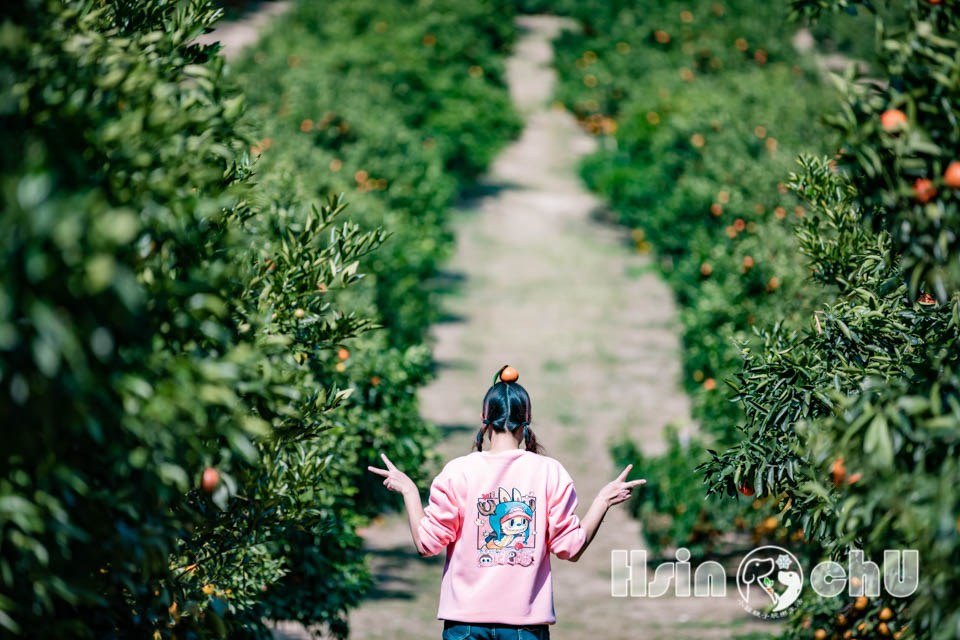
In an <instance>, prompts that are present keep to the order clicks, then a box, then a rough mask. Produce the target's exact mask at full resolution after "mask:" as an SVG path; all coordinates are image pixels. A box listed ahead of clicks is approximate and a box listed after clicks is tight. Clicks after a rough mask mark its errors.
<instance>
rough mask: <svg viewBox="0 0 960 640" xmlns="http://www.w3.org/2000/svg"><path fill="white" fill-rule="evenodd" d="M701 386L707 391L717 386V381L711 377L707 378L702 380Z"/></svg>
mask: <svg viewBox="0 0 960 640" xmlns="http://www.w3.org/2000/svg"><path fill="white" fill-rule="evenodd" d="M703 388H704V389H706V390H707V391H713V390H714V389H716V388H717V381H716V380H714V379H713V378H707V379H706V380H704V381H703Z"/></svg>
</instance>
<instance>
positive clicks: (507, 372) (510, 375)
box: [500, 365, 520, 382]
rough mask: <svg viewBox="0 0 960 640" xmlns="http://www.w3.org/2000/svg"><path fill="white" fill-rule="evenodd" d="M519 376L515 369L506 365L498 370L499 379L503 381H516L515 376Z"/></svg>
mask: <svg viewBox="0 0 960 640" xmlns="http://www.w3.org/2000/svg"><path fill="white" fill-rule="evenodd" d="M519 377H520V374H519V373H517V370H516V369H514V368H513V367H511V366H510V365H507V366H505V367H504V368H503V370H502V371H501V372H500V379H501V380H502V381H504V382H516V380H517V378H519Z"/></svg>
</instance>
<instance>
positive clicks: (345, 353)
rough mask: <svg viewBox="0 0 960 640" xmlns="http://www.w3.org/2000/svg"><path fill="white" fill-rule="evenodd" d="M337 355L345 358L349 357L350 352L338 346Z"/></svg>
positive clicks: (342, 358)
mask: <svg viewBox="0 0 960 640" xmlns="http://www.w3.org/2000/svg"><path fill="white" fill-rule="evenodd" d="M337 357H338V358H340V359H341V360H346V359H347V358H349V357H350V352H349V351H347V350H346V349H345V348H343V347H340V350H339V351H337Z"/></svg>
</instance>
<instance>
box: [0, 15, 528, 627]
mask: <svg viewBox="0 0 960 640" xmlns="http://www.w3.org/2000/svg"><path fill="white" fill-rule="evenodd" d="M313 4H314V3H304V7H302V8H300V9H297V15H298V17H299V18H301V19H303V21H304V23H303V25H301V27H302V29H301V31H299V32H298V34H297V38H296V39H294V38H292V37H291V38H287V39H284V40H283V43H282V44H278V45H277V46H276V48H275V49H274V48H272V47H273V45H271V48H270V49H269V50H268V51H267V52H266V53H264V56H265V58H264V62H265V65H271V67H272V69H271V73H270V75H269V76H266V75H262V76H261V79H263V80H264V81H269V82H277V83H280V82H282V79H281V78H279V77H278V76H280V70H281V69H283V70H286V71H288V72H290V73H293V72H294V69H291V68H290V67H296V64H291V63H293V61H294V60H295V59H296V56H299V59H301V60H303V61H304V62H305V66H306V64H310V65H311V70H312V72H313V74H314V76H313V77H314V78H316V80H317V84H316V85H313V86H314V87H326V89H327V90H326V91H323V92H317V94H315V95H316V96H322V97H317V100H318V105H319V106H318V111H319V112H320V113H318V114H317V115H314V116H312V117H313V118H314V119H316V120H317V121H319V122H322V121H323V117H324V116H323V114H325V113H326V112H327V111H335V112H336V115H335V116H331V117H330V121H331V122H332V121H333V118H334V117H336V118H337V121H336V123H335V125H334V131H342V133H343V134H344V135H343V137H342V138H338V137H337V136H330V137H328V138H323V137H322V136H323V132H324V131H328V133H329V128H326V129H325V128H324V127H322V126H321V127H317V128H315V129H314V130H313V131H314V132H315V136H313V137H311V136H309V135H307V134H306V133H304V132H302V131H300V126H301V123H300V122H293V123H289V124H293V125H294V126H293V128H294V130H295V131H296V133H297V134H299V137H298V136H290V137H289V138H288V137H287V136H286V133H284V131H283V127H284V126H285V125H286V124H288V122H287V121H283V120H280V121H279V122H276V123H270V121H269V120H267V119H266V118H265V119H264V120H266V123H258V122H257V121H256V120H255V119H251V117H250V116H245V115H244V112H245V106H244V105H245V102H244V98H243V96H242V95H241V94H240V93H238V92H237V91H236V89H234V81H232V80H230V79H228V78H227V77H226V76H225V69H224V63H223V60H222V58H220V57H219V56H218V55H216V54H215V50H214V48H212V47H200V46H195V45H191V44H190V43H191V42H192V41H193V40H194V38H195V37H196V36H197V35H199V34H200V33H202V32H204V31H206V30H208V29H209V28H210V26H211V25H212V24H213V22H214V21H215V20H216V18H217V12H216V11H214V10H212V9H211V8H210V7H209V6H208V4H207V3H206V2H205V1H203V0H190V1H188V2H172V1H169V0H147V1H145V2H138V3H126V2H119V1H117V2H99V1H98V2H93V1H92V0H69V1H62V2H57V1H53V0H49V1H44V0H29V1H28V2H26V3H22V4H20V5H14V6H13V7H11V8H8V9H7V11H6V12H5V14H4V17H3V24H2V27H0V48H2V49H3V51H4V56H3V57H2V58H0V60H2V61H0V77H2V78H3V92H2V94H0V95H2V96H3V100H0V120H2V125H0V135H2V136H3V138H4V143H5V144H6V145H7V148H8V149H16V150H22V152H18V153H8V154H4V156H3V158H2V160H0V198H2V214H0V232H2V237H3V240H2V242H0V264H2V268H0V273H2V275H0V282H2V286H0V353H2V355H0V415H3V416H4V447H5V448H4V455H3V457H2V464H3V467H2V473H0V550H2V555H0V582H2V585H3V587H2V589H0V628H2V629H3V632H2V633H3V634H4V635H6V634H19V635H24V636H28V637H37V638H45V637H96V638H131V637H173V635H174V634H176V636H177V637H179V638H201V637H212V636H219V637H222V636H227V635H229V636H230V637H267V635H268V632H267V630H266V629H265V628H264V626H263V622H262V619H263V618H264V616H268V617H269V616H284V617H287V616H296V617H298V618H300V619H302V620H304V621H305V622H322V623H327V625H328V626H329V627H330V628H331V630H332V631H333V632H335V633H343V632H344V630H345V625H344V613H345V611H346V609H347V608H348V607H349V606H350V605H351V604H353V603H355V602H356V600H357V598H358V597H359V595H360V593H361V592H362V590H363V588H364V587H365V585H366V584H367V582H368V577H367V575H366V572H365V570H364V568H363V565H362V560H361V557H360V554H359V540H358V538H357V536H356V535H355V533H354V529H355V527H356V525H357V524H358V523H360V522H362V521H363V519H364V518H366V517H368V516H369V515H370V514H372V513H374V512H375V511H376V510H377V504H378V500H379V499H380V497H381V495H380V494H379V493H377V491H376V490H375V489H374V488H372V487H370V486H368V485H364V484H362V483H360V482H359V481H358V478H359V476H360V475H361V473H360V471H359V469H362V468H363V466H364V465H365V464H366V463H367V462H368V461H370V460H372V458H373V455H374V452H375V451H379V450H386V451H388V452H390V453H391V454H392V455H395V456H396V457H398V458H400V459H401V460H403V461H404V464H406V465H407V466H408V467H409V468H419V467H421V466H422V465H423V463H424V461H425V460H426V459H428V458H429V446H430V442H431V440H430V433H431V429H430V428H429V427H428V426H426V425H424V424H422V423H421V422H420V421H419V419H418V418H417V408H416V402H415V397H414V391H415V389H416V387H417V386H418V385H419V384H421V383H422V382H423V381H424V379H425V378H426V376H427V374H428V368H427V367H428V359H429V354H428V353H427V351H426V349H425V348H424V347H423V346H422V345H420V340H421V338H422V336H423V330H424V326H425V323H426V322H427V321H428V320H429V314H425V313H423V309H425V308H426V302H425V301H426V297H425V296H426V294H425V293H424V291H423V289H422V286H421V285H422V282H421V280H422V279H423V278H425V277H427V276H429V275H432V273H433V269H434V265H435V264H436V260H437V257H438V256H441V255H442V254H443V252H444V251H445V249H446V247H447V243H448V239H447V236H446V233H445V231H444V230H443V227H444V220H443V214H442V211H443V208H444V206H445V205H446V204H448V203H449V199H450V198H451V197H452V195H453V194H454V193H455V192H456V190H457V189H458V188H459V186H460V185H461V184H462V183H463V181H465V180H467V179H469V176H470V175H471V173H472V172H475V171H477V170H478V169H479V168H480V167H481V166H482V164H483V163H484V162H485V161H486V159H487V158H488V157H489V154H490V152H491V150H492V149H493V148H495V146H496V145H497V144H499V143H502V141H503V140H505V139H506V138H507V137H508V136H509V135H512V134H513V133H514V132H515V131H516V121H515V120H514V119H513V118H512V116H511V115H510V111H509V109H507V108H505V105H506V104H507V103H506V93H505V91H504V89H503V87H502V84H501V83H500V82H499V80H498V75H497V73H498V69H499V67H498V66H497V65H498V61H499V57H498V54H496V53H494V52H493V48H494V47H500V46H501V45H502V44H503V42H504V41H505V40H508V39H509V37H510V35H511V34H510V31H509V30H504V27H502V26H500V25H499V24H494V23H493V22H492V21H491V20H490V19H485V18H483V17H482V16H481V15H480V14H479V13H477V12H478V11H479V9H471V10H470V12H464V13H460V14H457V13H456V12H457V11H460V9H459V8H457V7H455V6H454V5H450V6H448V7H445V9H446V10H445V11H444V12H443V13H442V19H434V18H433V17H432V16H433V13H432V11H431V10H429V9H426V8H423V7H414V6H412V5H407V4H406V3H401V2H396V3H389V2H387V3H381V6H380V11H382V12H383V13H384V14H387V15H389V16H390V18H389V19H390V20H391V23H392V25H391V27H392V28H394V29H396V30H397V31H400V32H403V33H407V34H408V37H407V38H406V39H396V40H395V41H393V42H394V45H393V49H392V50H391V55H393V60H394V62H395V64H396V68H395V73H397V74H401V75H403V76H404V77H405V78H406V79H407V81H408V83H409V85H410V87H411V92H410V93H409V95H403V94H391V93H389V92H387V91H386V86H387V85H388V83H390V82H392V79H389V78H386V77H382V78H380V79H379V81H378V80H377V78H368V81H367V83H366V84H364V85H363V86H361V84H360V83H359V82H357V81H353V82H352V83H350V84H347V83H343V84H342V85H340V86H339V88H340V92H339V93H338V94H337V98H338V100H337V101H336V102H334V101H326V100H327V99H328V95H329V88H330V87H332V86H336V85H337V82H336V81H337V80H345V79H346V78H347V77H348V76H349V72H348V71H347V70H346V66H341V64H340V62H341V61H344V60H349V59H351V56H354V55H356V53H357V51H356V48H355V40H354V38H355V37H356V38H357V39H359V38H360V37H362V34H364V33H366V31H367V30H368V28H370V27H371V25H370V24H369V22H368V21H367V20H366V18H365V17H364V15H366V16H368V17H369V15H370V12H369V7H368V13H367V14H364V9H363V3H355V2H349V3H348V2H341V3H325V5H324V8H322V9H321V8H311V7H310V5H313ZM324 11H329V12H331V13H329V14H324ZM465 11H466V10H465ZM332 15H339V16H342V19H341V20H340V22H339V23H338V25H337V29H338V30H337V31H336V32H332V31H331V32H326V31H324V29H325V28H326V27H327V26H329V18H330V16H332ZM453 15H459V16H460V19H459V20H457V19H454V18H452V17H451V16H453ZM438 20H439V22H438ZM461 20H462V21H463V22H464V23H467V22H469V24H471V25H472V26H471V27H469V28H466V29H463V28H461V27H459V23H460V22H461ZM508 24H509V23H508ZM431 28H432V29H435V32H436V33H435V37H436V38H437V42H438V43H444V42H446V43H451V42H452V41H453V38H452V37H447V36H448V35H449V33H448V32H447V30H448V29H450V30H455V32H456V34H457V38H458V39H459V41H460V44H461V46H462V47H463V49H462V50H456V49H449V50H444V51H445V54H444V55H442V56H441V55H436V54H435V53H434V52H435V50H434V49H431V48H429V47H425V45H424V38H425V37H426V35H427V34H428V31H427V30H428V29H431ZM417 30H420V34H419V35H418V36H416V38H414V36H413V35H411V34H413V33H414V32H416V31H417ZM431 33H432V32H431ZM284 35H285V34H284ZM284 46H287V47H290V50H289V51H286V52H284V51H283V47H284ZM294 46H296V51H294V50H293V47H294ZM360 53H362V52H360ZM464 58H467V59H468V60H469V61H473V60H479V59H485V60H487V62H486V63H485V64H487V65H488V67H487V68H486V69H485V71H484V73H483V74H481V77H479V78H476V77H474V76H475V75H476V73H475V72H474V74H473V75H471V73H470V67H471V66H472V65H469V64H466V62H464ZM277 61H283V62H284V63H286V64H288V65H289V66H288V67H284V66H283V65H281V64H276V63H277ZM249 64H250V67H248V68H250V69H251V71H250V72H249V73H250V75H249V77H242V78H241V81H242V84H243V86H244V87H245V88H248V89H251V87H253V85H254V84H255V83H254V81H253V78H252V76H253V74H254V72H253V71H252V69H253V67H252V65H253V63H252V62H250V63H249ZM369 70H370V69H366V71H369ZM244 73H247V72H244ZM362 73H364V70H360V69H358V71H357V76H359V75H360V74H362ZM357 76H355V79H356V77H357ZM321 82H322V84H321ZM471 82H473V84H472V85H471V84H470V83H471ZM453 85H456V86H461V85H462V87H463V92H462V93H461V94H459V96H460V97H459V100H460V101H461V102H460V103H457V102H456V100H454V99H451V102H450V103H449V104H447V105H446V108H443V107H442V106H441V107H438V106H437V104H436V103H435V102H434V101H436V100H437V99H438V98H437V96H438V95H439V94H440V92H442V91H445V90H446V89H448V88H449V87H450V86H453ZM291 86H296V85H291ZM301 88H304V89H310V87H301ZM290 93H291V94H292V93H293V90H292V89H291V91H290ZM251 94H252V95H253V101H254V103H255V105H260V104H264V102H265V101H264V100H263V98H262V97H261V96H259V95H258V94H257V93H256V91H255V90H254V89H251ZM261 95H262V94H261ZM280 95H281V94H278V95H277V96H276V97H277V98H279V97H280ZM296 98H297V99H298V100H299V99H300V98H303V101H298V100H294V97H293V96H290V94H288V98H287V99H288V100H289V101H290V107H289V108H291V109H293V108H303V107H305V105H307V104H309V102H308V101H309V99H310V97H309V96H301V95H297V96H296ZM320 100H324V101H323V102H320ZM465 102H469V103H470V106H471V109H472V110H473V111H462V110H461V109H460V106H461V105H462V103H465ZM365 109H370V110H371V112H374V113H375V115H374V116H373V117H370V116H369V115H368V114H366V113H364V110H365ZM481 112H483V113H484V114H490V113H492V114H499V115H495V116H491V115H484V116H483V117H485V118H486V119H485V120H483V119H481V123H480V124H481V125H486V124H491V123H496V124H498V125H499V126H497V127H494V128H493V129H492V130H493V131H494V133H495V135H494V136H492V137H488V138H484V139H482V140H480V139H478V138H477V131H478V129H477V128H476V127H477V126H478V121H477V120H478V117H479V116H476V114H477V113H481ZM389 114H395V115H394V117H392V118H390V117H389ZM396 114H401V115H400V116H399V117H398V116H397V115H396ZM253 115H254V116H256V113H254V114H253ZM272 117H280V118H282V116H279V115H278V114H276V113H274V114H272ZM365 118H366V119H365ZM344 123H345V124H344ZM341 125H342V126H341ZM351 125H353V126H351ZM268 126H269V127H276V132H275V133H274V134H272V135H273V136H274V139H273V140H271V137H270V133H269V132H268V133H267V134H265V133H264V131H265V129H266V128H267V127H268ZM385 132H387V133H390V134H391V136H393V137H392V139H391V141H390V143H388V144H384V143H383V141H382V136H383V135H385ZM428 139H429V140H430V141H431V142H429V143H427V144H425V142H426V141H427V140H428ZM288 141H289V142H290V144H289V146H284V145H286V143H287V142H288ZM297 145H300V146H297ZM332 148H336V149H338V150H339V151H340V153H339V154H338V155H337V156H336V157H337V159H339V160H340V161H341V162H342V163H343V171H344V172H347V171H349V172H350V175H353V174H354V173H355V172H356V171H359V169H360V167H361V165H362V166H363V167H365V168H366V170H367V171H368V172H369V175H370V178H371V179H375V180H377V182H376V183H375V185H376V187H377V189H378V190H377V192H376V193H359V191H362V190H364V189H358V188H357V187H360V186H362V185H363V184H364V182H365V181H363V180H357V181H355V182H356V184H355V185H352V186H353V187H354V188H351V189H349V191H350V196H349V198H350V202H351V208H352V210H353V213H352V214H351V219H350V220H347V219H345V218H344V214H343V209H344V203H343V202H342V201H341V200H340V199H339V198H337V197H333V198H330V199H328V198H327V195H328V193H335V192H336V191H337V189H338V188H343V187H345V186H346V185H345V184H342V183H340V182H337V181H336V180H330V179H329V178H324V177H323V176H324V175H329V174H330V172H331V169H330V167H329V162H330V160H332V159H333V157H332V154H331V151H330V149H332ZM258 156H259V159H257V157H258ZM323 165H325V167H326V168H325V169H324V170H323V171H321V170H320V167H321V166H323ZM400 169H405V172H404V173H399V170H400ZM341 175H345V174H341ZM381 180H386V181H387V182H386V183H384V182H381ZM381 185H382V186H383V187H385V188H383V189H381V188H380V186H381ZM368 186H370V187H372V186H374V183H373V182H370V183H369V185H368ZM371 190H372V189H371ZM313 203H316V204H313ZM406 225H409V226H411V227H414V228H415V229H417V230H418V231H419V232H420V233H419V234H417V233H415V232H410V230H409V229H405V226H406ZM391 232H392V233H393V234H394V237H392V238H387V235H388V234H390V233H391ZM385 240H386V243H385V244H384V241H385ZM398 240H399V241H400V242H404V243H407V244H409V245H410V246H407V247H404V248H403V250H404V251H405V252H406V254H407V255H408V256H409V257H410V260H409V262H405V261H403V260H402V259H401V257H400V251H401V249H400V248H398V247H397V245H398V244H399V243H398ZM381 245H383V246H381ZM387 268H390V269H392V270H390V271H381V270H383V269H387ZM371 270H373V271H377V272H378V274H382V277H376V278H362V276H363V275H364V272H367V273H369V272H370V271H371ZM397 301H402V302H403V303H404V304H402V305H398V306H397V307H396V308H393V307H390V306H388V305H392V304H394V303H395V302H397ZM376 325H382V326H383V329H381V330H378V331H373V330H372V329H373V328H374V327H375V326H376ZM213 468H215V469H216V470H217V473H213V471H211V469H213ZM205 470H207V471H206V472H205ZM201 476H203V477H204V478H205V480H204V482H205V483H206V482H207V481H208V480H209V481H210V482H209V484H208V485H207V486H208V488H209V489H210V491H209V492H208V491H205V490H203V489H200V485H201ZM211 476H213V477H211ZM377 489H379V487H378V488H377ZM304 603H309V606H305V605H304Z"/></svg>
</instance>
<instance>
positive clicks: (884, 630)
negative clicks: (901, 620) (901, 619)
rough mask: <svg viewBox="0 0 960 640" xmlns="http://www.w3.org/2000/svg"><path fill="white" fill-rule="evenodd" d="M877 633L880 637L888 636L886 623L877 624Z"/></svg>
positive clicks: (888, 631)
mask: <svg viewBox="0 0 960 640" xmlns="http://www.w3.org/2000/svg"><path fill="white" fill-rule="evenodd" d="M877 631H879V632H880V635H882V636H888V635H890V627H888V626H887V623H886V622H881V623H880V624H878V625H877Z"/></svg>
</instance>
